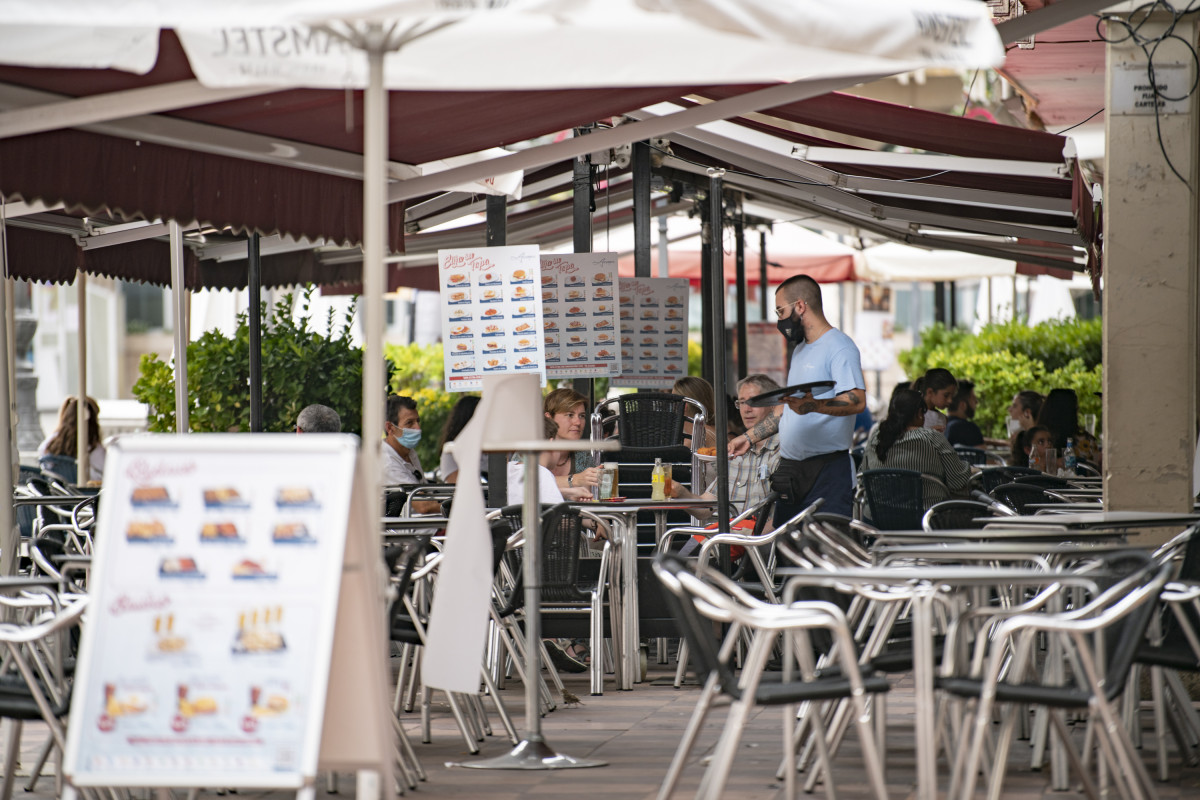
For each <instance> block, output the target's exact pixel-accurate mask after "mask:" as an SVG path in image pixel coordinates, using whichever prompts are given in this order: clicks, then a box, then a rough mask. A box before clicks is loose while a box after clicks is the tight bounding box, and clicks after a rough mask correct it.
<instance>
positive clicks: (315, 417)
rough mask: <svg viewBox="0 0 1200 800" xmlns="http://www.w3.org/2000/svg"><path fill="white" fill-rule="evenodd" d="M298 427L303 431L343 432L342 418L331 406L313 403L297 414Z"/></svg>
mask: <svg viewBox="0 0 1200 800" xmlns="http://www.w3.org/2000/svg"><path fill="white" fill-rule="evenodd" d="M296 428H297V430H299V431H301V432H302V433H341V432H342V418H341V417H339V416H338V413H337V412H336V411H334V410H333V409H332V408H330V407H329V406H323V405H321V404H320V403H313V404H312V405H311V406H305V408H304V410H302V411H301V412H300V413H299V414H298V415H297V416H296Z"/></svg>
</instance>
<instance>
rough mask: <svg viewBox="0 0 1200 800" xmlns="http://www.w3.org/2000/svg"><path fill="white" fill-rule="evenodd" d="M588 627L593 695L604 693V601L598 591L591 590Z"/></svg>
mask: <svg viewBox="0 0 1200 800" xmlns="http://www.w3.org/2000/svg"><path fill="white" fill-rule="evenodd" d="M589 623H590V624H589V627H590V629H591V631H590V632H591V636H592V642H591V646H592V663H591V664H590V665H589V668H590V669H589V671H590V672H591V677H592V685H591V692H592V695H593V696H598V695H602V694H604V656H603V650H604V602H603V599H602V598H601V597H600V593H599V592H592V607H591V618H590V620H589Z"/></svg>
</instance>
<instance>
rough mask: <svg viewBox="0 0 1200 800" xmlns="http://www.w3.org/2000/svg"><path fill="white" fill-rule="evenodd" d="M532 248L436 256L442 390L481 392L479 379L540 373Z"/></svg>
mask: <svg viewBox="0 0 1200 800" xmlns="http://www.w3.org/2000/svg"><path fill="white" fill-rule="evenodd" d="M540 285H541V269H540V266H539V264H538V248H537V246H536V245H518V246H515V247H476V248H467V249H462V250H439V251H438V287H439V289H440V291H441V296H442V311H443V313H442V343H443V347H444V348H445V360H446V389H448V390H449V391H452V392H466V391H474V390H477V389H481V388H482V387H483V376H484V375H498V374H503V373H512V372H538V373H544V372H545V368H546V367H545V364H546V362H545V349H544V348H543V347H542V334H541V333H540V331H541V330H542V306H541V302H540V298H539V297H538V287H539V286H540Z"/></svg>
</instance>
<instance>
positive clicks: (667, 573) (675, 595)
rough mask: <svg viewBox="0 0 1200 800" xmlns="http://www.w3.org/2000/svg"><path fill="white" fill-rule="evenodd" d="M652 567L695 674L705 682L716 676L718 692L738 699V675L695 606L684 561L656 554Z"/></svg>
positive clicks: (710, 626)
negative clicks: (689, 654) (722, 654)
mask: <svg viewBox="0 0 1200 800" xmlns="http://www.w3.org/2000/svg"><path fill="white" fill-rule="evenodd" d="M653 566H654V574H655V575H657V576H658V579H659V581H661V582H662V584H663V586H665V587H666V589H667V591H666V592H664V593H663V594H664V595H665V597H666V600H667V606H668V608H670V610H671V615H672V616H673V617H674V618H675V621H676V622H678V623H679V629H680V630H681V631H682V632H683V637H684V639H685V640H687V644H688V652H689V653H691V656H692V659H693V660H694V663H695V664H696V675H697V677H698V678H699V679H700V681H701V682H704V681H707V680H708V678H709V676H711V675H716V676H717V683H718V685H719V686H720V688H721V691H722V692H723V693H725V694H726V695H728V696H730V697H732V698H734V699H737V698H739V697H740V696H741V692H740V691H739V689H738V685H737V677H736V676H735V675H734V673H733V670H732V669H731V668H730V666H729V664H728V663H726V661H725V660H723V659H722V658H721V654H720V646H719V644H718V642H717V640H716V637H715V636H714V635H713V625H712V622H711V621H710V620H709V619H708V618H706V617H705V616H704V615H702V614H701V613H700V612H699V611H698V610H697V609H696V598H695V595H694V594H693V593H692V592H691V591H690V589H689V588H688V586H687V585H686V584H685V582H684V580H683V579H682V576H683V575H685V574H690V570H689V567H688V565H687V563H686V562H685V561H684V560H683V559H681V558H679V557H678V556H676V555H674V554H672V553H659V554H658V555H657V556H655V558H654V565H653Z"/></svg>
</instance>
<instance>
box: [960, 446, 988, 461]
mask: <svg viewBox="0 0 1200 800" xmlns="http://www.w3.org/2000/svg"><path fill="white" fill-rule="evenodd" d="M954 452H956V453H958V457H959V458H961V459H962V460H963V461H964V462H966V463H967V464H971V465H973V466H979V467H982V466H983V465H984V464H986V463H987V462H988V454H987V451H986V450H980V449H979V448H978V447H968V446H967V445H965V444H956V445H954Z"/></svg>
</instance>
